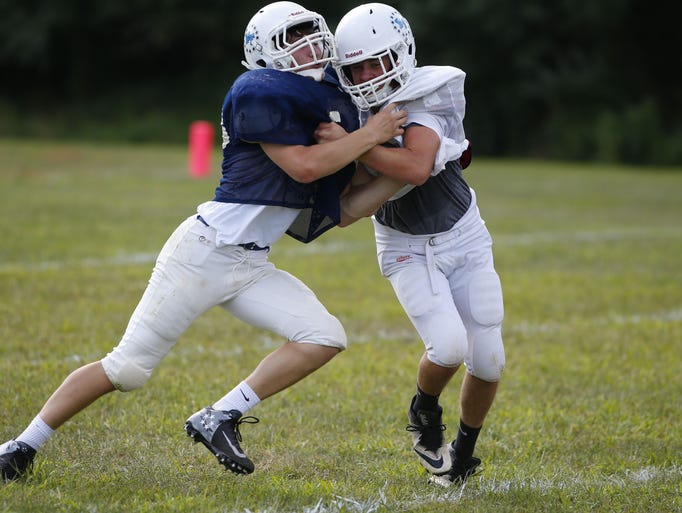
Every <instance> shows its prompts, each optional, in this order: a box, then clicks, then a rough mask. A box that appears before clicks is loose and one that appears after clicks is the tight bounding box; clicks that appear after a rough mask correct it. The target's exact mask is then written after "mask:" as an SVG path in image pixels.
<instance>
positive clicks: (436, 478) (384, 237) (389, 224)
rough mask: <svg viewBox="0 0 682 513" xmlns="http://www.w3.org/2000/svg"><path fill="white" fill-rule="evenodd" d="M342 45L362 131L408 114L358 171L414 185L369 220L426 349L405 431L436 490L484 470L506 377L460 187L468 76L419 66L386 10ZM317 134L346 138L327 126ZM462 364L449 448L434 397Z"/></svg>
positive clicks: (476, 238)
mask: <svg viewBox="0 0 682 513" xmlns="http://www.w3.org/2000/svg"><path fill="white" fill-rule="evenodd" d="M335 39H336V46H337V52H338V60H337V61H335V62H334V67H335V69H336V70H337V74H338V75H339V81H340V82H341V86H342V87H343V88H344V89H345V90H346V91H347V92H348V93H350V94H351V95H352V97H353V100H354V101H355V103H356V105H357V106H358V108H359V109H360V111H361V118H362V120H363V122H365V123H366V122H368V121H369V120H371V119H372V118H373V117H374V116H376V115H377V114H378V113H380V112H383V111H384V110H385V109H386V107H387V106H388V108H394V107H393V105H395V104H396V103H397V104H398V105H399V106H400V108H404V109H406V110H407V124H406V126H405V132H404V133H403V134H402V135H401V136H398V137H395V138H394V139H393V140H392V141H391V142H390V144H385V145H382V146H377V147H375V148H373V149H372V150H371V151H369V152H368V153H366V154H365V155H363V156H362V157H361V158H360V163H361V164H362V165H364V166H365V167H366V169H367V170H368V171H369V172H370V173H374V174H378V173H379V174H381V175H384V176H389V177H392V178H394V179H396V180H398V181H402V182H405V183H406V184H408V185H406V186H405V187H403V188H402V189H401V190H400V191H399V192H398V193H396V194H395V195H394V196H393V197H392V198H391V199H390V200H389V201H387V202H386V203H385V204H383V205H382V206H381V207H380V208H379V210H378V211H377V213H376V214H375V216H374V218H373V222H374V230H375V237H376V244H377V255H378V259H379V265H380V268H381V272H382V274H383V275H384V276H386V277H387V278H388V279H389V280H390V282H391V285H392V286H393V289H394V291H395V293H396V295H397V297H398V299H399V301H400V303H401V304H402V306H403V308H404V309H405V312H406V313H407V315H408V316H409V318H410V319H411V321H412V323H413V325H414V326H415V328H416V330H417V332H418V333H419V336H420V337H421V339H422V340H423V342H424V345H425V347H426V351H425V353H424V354H423V356H422V358H421V360H420V362H419V365H418V370H417V387H416V388H417V390H416V395H415V396H414V397H413V398H412V402H411V404H410V406H409V409H408V419H409V425H408V427H407V430H408V431H409V432H411V434H412V441H413V448H414V451H415V452H416V454H417V456H418V458H419V461H420V462H421V464H422V465H423V466H424V467H425V468H426V469H427V470H428V471H429V472H430V473H431V474H433V476H432V477H431V478H430V479H431V481H433V482H436V483H438V484H443V485H449V484H451V483H453V482H463V481H464V480H465V479H466V478H468V477H469V476H470V475H472V474H473V473H475V472H476V470H477V467H478V466H479V464H480V463H481V461H480V459H479V458H477V457H475V456H474V448H475V445H476V441H477V437H478V434H479V432H480V430H481V427H482V426H483V422H484V420H485V418H486V415H487V413H488V411H489V409H490V407H491V405H492V403H493V400H494V398H495V394H496V391H497V386H498V382H499V381H500V378H501V375H502V372H503V369H504V366H505V352H504V346H503V343H502V319H503V316H504V307H503V300H502V287H501V284H500V279H499V277H498V274H497V272H496V271H495V268H494V265H493V253H492V240H491V237H490V234H489V233H488V230H487V229H486V226H485V223H484V221H483V219H481V216H480V214H479V210H478V207H477V206H476V194H475V193H474V191H473V190H472V189H471V188H470V187H469V186H468V185H467V183H466V181H465V180H464V177H463V176H462V170H463V168H465V167H466V166H467V165H468V164H469V161H470V156H471V153H470V150H469V141H468V140H467V139H466V136H465V133H464V126H463V119H464V110H465V97H464V78H465V74H464V72H463V71H462V70H460V69H458V68H454V67H450V66H424V67H417V65H416V58H415V41H414V37H413V35H412V31H411V29H410V26H409V23H408V21H407V20H406V19H405V18H404V17H403V16H402V15H401V14H400V13H399V12H398V11H397V10H396V9H394V8H393V7H391V6H388V5H385V4H380V3H369V4H364V5H361V6H359V7H356V8H355V9H352V10H351V11H349V12H348V13H347V14H346V15H345V16H344V17H343V18H342V19H341V21H340V22H339V24H338V26H337V29H336V32H335ZM389 102H390V105H389ZM320 135H322V136H323V137H324V140H333V139H334V138H336V137H342V136H343V134H342V131H341V130H340V127H338V126H331V125H330V126H328V127H327V129H326V131H325V132H324V133H321V134H320ZM462 364H464V365H465V367H466V373H465V375H464V378H463V383H462V388H461V391H460V396H459V402H460V412H459V413H460V417H459V429H458V433H457V435H456V437H455V440H454V441H453V442H452V443H450V444H448V443H447V442H446V439H445V436H444V430H445V425H444V423H443V409H442V407H441V406H440V404H439V396H440V395H441V393H442V392H443V391H444V390H445V387H446V385H447V384H448V382H449V381H450V380H451V378H452V377H453V375H454V374H455V373H456V371H457V370H458V369H459V368H460V367H461V365H462Z"/></svg>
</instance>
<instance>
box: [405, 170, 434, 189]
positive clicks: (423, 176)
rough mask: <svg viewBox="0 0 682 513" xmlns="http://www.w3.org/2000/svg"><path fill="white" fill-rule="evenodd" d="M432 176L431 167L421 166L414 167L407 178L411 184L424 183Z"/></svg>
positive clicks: (407, 181)
mask: <svg viewBox="0 0 682 513" xmlns="http://www.w3.org/2000/svg"><path fill="white" fill-rule="evenodd" d="M430 177H431V168H430V167H419V168H414V169H412V172H411V173H410V175H409V176H408V177H407V179H406V183H408V184H410V185H424V184H425V183H426V180H428V179H429V178H430Z"/></svg>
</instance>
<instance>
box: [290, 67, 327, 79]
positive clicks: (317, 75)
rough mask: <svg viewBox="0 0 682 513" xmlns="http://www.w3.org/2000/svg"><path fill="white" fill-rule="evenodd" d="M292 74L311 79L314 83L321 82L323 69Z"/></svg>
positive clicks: (305, 70) (304, 70) (303, 70)
mask: <svg viewBox="0 0 682 513" xmlns="http://www.w3.org/2000/svg"><path fill="white" fill-rule="evenodd" d="M294 73H296V74H298V75H301V76H303V77H308V78H312V79H313V80H314V81H315V82H322V79H323V78H324V68H311V69H302V70H300V71H295V72H294Z"/></svg>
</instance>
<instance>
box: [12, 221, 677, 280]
mask: <svg viewBox="0 0 682 513" xmlns="http://www.w3.org/2000/svg"><path fill="white" fill-rule="evenodd" d="M680 237H682V231H681V230H679V228H672V227H670V228H666V227H633V228H629V229H622V230H603V231H582V232H573V233H561V232H537V233H519V234H516V235H498V236H496V237H495V238H494V239H495V245H496V246H521V245H523V246H527V245H532V244H550V243H555V242H567V243H572V244H574V243H588V244H589V243H601V242H612V241H615V240H632V239H651V238H674V239H679V238H680ZM373 248H374V242H373V240H372V239H371V238H368V239H367V240H366V241H364V242H356V243H343V242H341V241H324V242H316V243H312V244H299V245H297V246H291V247H286V248H275V249H274V250H273V255H275V256H297V255H304V254H307V255H320V254H336V253H351V252H357V251H361V250H366V249H373ZM156 255H157V253H123V254H119V255H115V256H113V257H111V258H84V259H82V260H45V261H42V262H28V263H27V262H4V263H0V272H12V271H52V270H60V269H67V268H78V267H109V266H118V265H137V264H145V265H147V264H152V263H154V261H155V260H156Z"/></svg>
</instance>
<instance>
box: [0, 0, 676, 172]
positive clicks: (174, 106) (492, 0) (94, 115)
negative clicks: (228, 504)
mask: <svg viewBox="0 0 682 513" xmlns="http://www.w3.org/2000/svg"><path fill="white" fill-rule="evenodd" d="M302 3H303V4H304V5H305V6H306V7H308V8H310V9H313V10H316V11H318V12H321V13H322V14H324V15H325V17H326V18H327V20H328V22H329V25H330V27H331V28H332V29H334V28H335V26H336V23H337V22H338V20H339V19H340V18H341V16H342V15H343V14H344V13H345V12H346V11H347V10H349V9H350V8H352V7H354V6H356V5H358V3H359V2H351V1H348V0H342V1H339V2H331V3H330V2H322V1H321V0H311V1H309V2H302ZM3 4H4V5H3ZM261 5H262V4H261V2H254V1H249V2H232V1H227V0H223V1H220V2H208V3H207V2H191V1H189V0H163V1H154V2H152V1H151V0H131V1H128V2H118V3H116V2H114V3H111V2H84V1H82V0H61V1H59V2H54V1H48V0H33V1H26V2H9V1H8V0H0V12H2V13H3V16H1V17H0V74H2V77H3V80H2V82H1V83H0V135H12V136H25V137H28V136H36V135H40V136H50V137H60V138H64V137H69V138H89V139H119V140H129V141H173V142H180V141H183V140H184V139H185V138H186V128H187V125H188V123H189V122H190V121H192V120H193V119H199V118H201V119H209V120H212V121H215V122H216V123H217V122H218V111H219V106H220V103H221V100H222V97H223V95H224V93H225V91H226V90H227V88H228V87H229V84H230V83H231V81H232V80H233V79H234V78H235V77H236V76H237V74H238V73H240V72H241V71H243V68H242V67H241V66H240V60H241V59H242V38H243V32H244V27H245V25H246V23H247V21H248V20H249V18H250V17H251V16H252V15H253V14H254V13H255V12H256V10H257V9H258V8H259V7H260V6H261ZM393 5H395V6H396V7H397V8H398V9H400V10H401V11H402V12H403V14H405V15H406V16H407V17H408V19H409V20H410V21H411V24H412V28H413V31H414V33H415V36H416V39H417V57H418V61H419V64H420V65H426V64H448V65H454V66H457V67H460V68H462V69H464V70H465V71H466V72H467V77H468V78H467V86H466V92H467V98H468V112H467V119H466V123H465V125H466V129H467V133H468V135H469V138H470V139H471V140H472V141H474V144H475V148H476V151H477V153H478V154H479V155H507V156H511V155H516V156H520V155H522V156H531V157H550V158H569V159H581V160H606V161H622V162H628V163H651V164H679V163H681V162H682V150H680V148H682V121H681V120H682V115H681V113H682V88H680V87H679V81H678V80H677V77H676V74H675V73H674V72H673V70H675V69H677V68H679V64H680V60H679V49H680V48H682V36H681V35H680V34H681V33H682V32H681V31H679V30H678V28H677V26H676V23H677V17H676V16H674V15H673V13H672V12H671V11H672V7H670V6H669V5H670V4H666V3H665V2H654V3H651V2H645V1H644V0H605V1H601V2H592V3H589V2H588V3H582V4H576V3H575V2H572V1H568V0H559V1H554V2H545V1H542V0H529V1H525V2H521V3H519V2H500V1H499V0H460V1H458V2H456V3H452V2H450V1H449V0H400V1H395V2H393ZM666 5H668V7H666Z"/></svg>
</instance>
